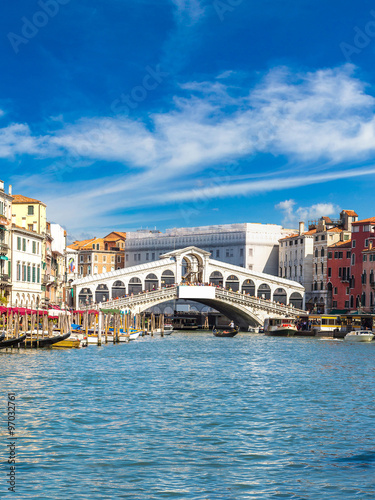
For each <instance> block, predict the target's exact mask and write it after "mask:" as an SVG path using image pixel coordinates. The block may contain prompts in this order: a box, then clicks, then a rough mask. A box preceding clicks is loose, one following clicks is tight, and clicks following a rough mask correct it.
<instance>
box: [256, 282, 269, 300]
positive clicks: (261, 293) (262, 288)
mask: <svg viewBox="0 0 375 500" xmlns="http://www.w3.org/2000/svg"><path fill="white" fill-rule="evenodd" d="M257 297H259V298H261V299H266V300H270V299H271V287H270V285H268V284H267V283H262V284H261V285H259V286H258V291H257Z"/></svg>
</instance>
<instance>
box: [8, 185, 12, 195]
mask: <svg viewBox="0 0 375 500" xmlns="http://www.w3.org/2000/svg"><path fill="white" fill-rule="evenodd" d="M8 192H9V196H12V184H9V191H8Z"/></svg>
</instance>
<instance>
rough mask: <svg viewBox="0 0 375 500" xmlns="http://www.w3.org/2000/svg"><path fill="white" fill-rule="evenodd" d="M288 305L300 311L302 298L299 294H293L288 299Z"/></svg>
mask: <svg viewBox="0 0 375 500" xmlns="http://www.w3.org/2000/svg"><path fill="white" fill-rule="evenodd" d="M289 304H291V305H293V307H297V308H298V309H302V306H303V297H302V295H301V294H300V293H299V292H293V293H292V294H290V297H289Z"/></svg>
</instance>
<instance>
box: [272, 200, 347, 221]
mask: <svg viewBox="0 0 375 500" xmlns="http://www.w3.org/2000/svg"><path fill="white" fill-rule="evenodd" d="M296 205H297V203H296V202H295V201H294V200H285V201H281V202H280V203H278V204H277V205H275V208H276V210H280V211H281V212H283V214H284V217H283V224H284V226H288V227H296V226H297V224H298V222H300V221H302V222H308V221H309V220H317V219H319V218H320V217H323V216H327V217H330V216H332V215H337V214H338V213H339V211H340V207H339V206H338V205H335V204H334V203H316V204H314V205H311V206H309V207H296Z"/></svg>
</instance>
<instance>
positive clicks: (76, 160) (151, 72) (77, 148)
mask: <svg viewBox="0 0 375 500" xmlns="http://www.w3.org/2000/svg"><path fill="white" fill-rule="evenodd" d="M167 77H169V73H166V72H165V71H162V70H161V68H160V65H157V66H156V67H154V68H152V67H151V66H146V68H145V75H144V77H143V78H142V81H141V82H140V84H139V85H135V86H134V87H133V88H132V89H131V90H130V92H129V93H128V94H124V93H123V94H121V95H120V97H119V98H118V99H115V100H114V101H112V104H111V106H110V109H111V111H112V118H116V117H122V118H124V117H127V116H128V115H129V114H130V112H131V111H132V110H135V109H136V108H137V107H138V106H139V104H140V103H141V102H142V101H145V100H146V99H147V96H148V95H149V93H150V92H152V91H153V90H155V89H156V88H157V87H158V86H159V85H161V84H162V83H163V82H164V80H165V79H166V78H167ZM107 133H108V130H107V128H106V126H105V125H104V124H99V125H98V126H97V127H96V128H95V129H94V130H92V131H90V132H89V133H88V134H86V135H85V136H84V137H81V139H80V142H79V143H77V144H76V145H74V147H71V148H70V151H69V153H68V154H67V155H66V156H65V157H64V160H63V161H59V162H57V163H55V164H54V165H52V166H51V167H50V168H49V172H51V173H53V174H54V175H55V176H56V178H57V179H58V180H60V181H62V180H63V176H64V175H67V174H69V173H71V172H73V171H74V169H75V168H77V167H78V166H79V164H81V165H83V164H84V162H85V161H87V157H88V153H90V151H92V150H93V149H94V148H95V147H97V146H98V144H99V143H100V142H101V141H102V140H103V139H104V137H105V135H106V134H107Z"/></svg>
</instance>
